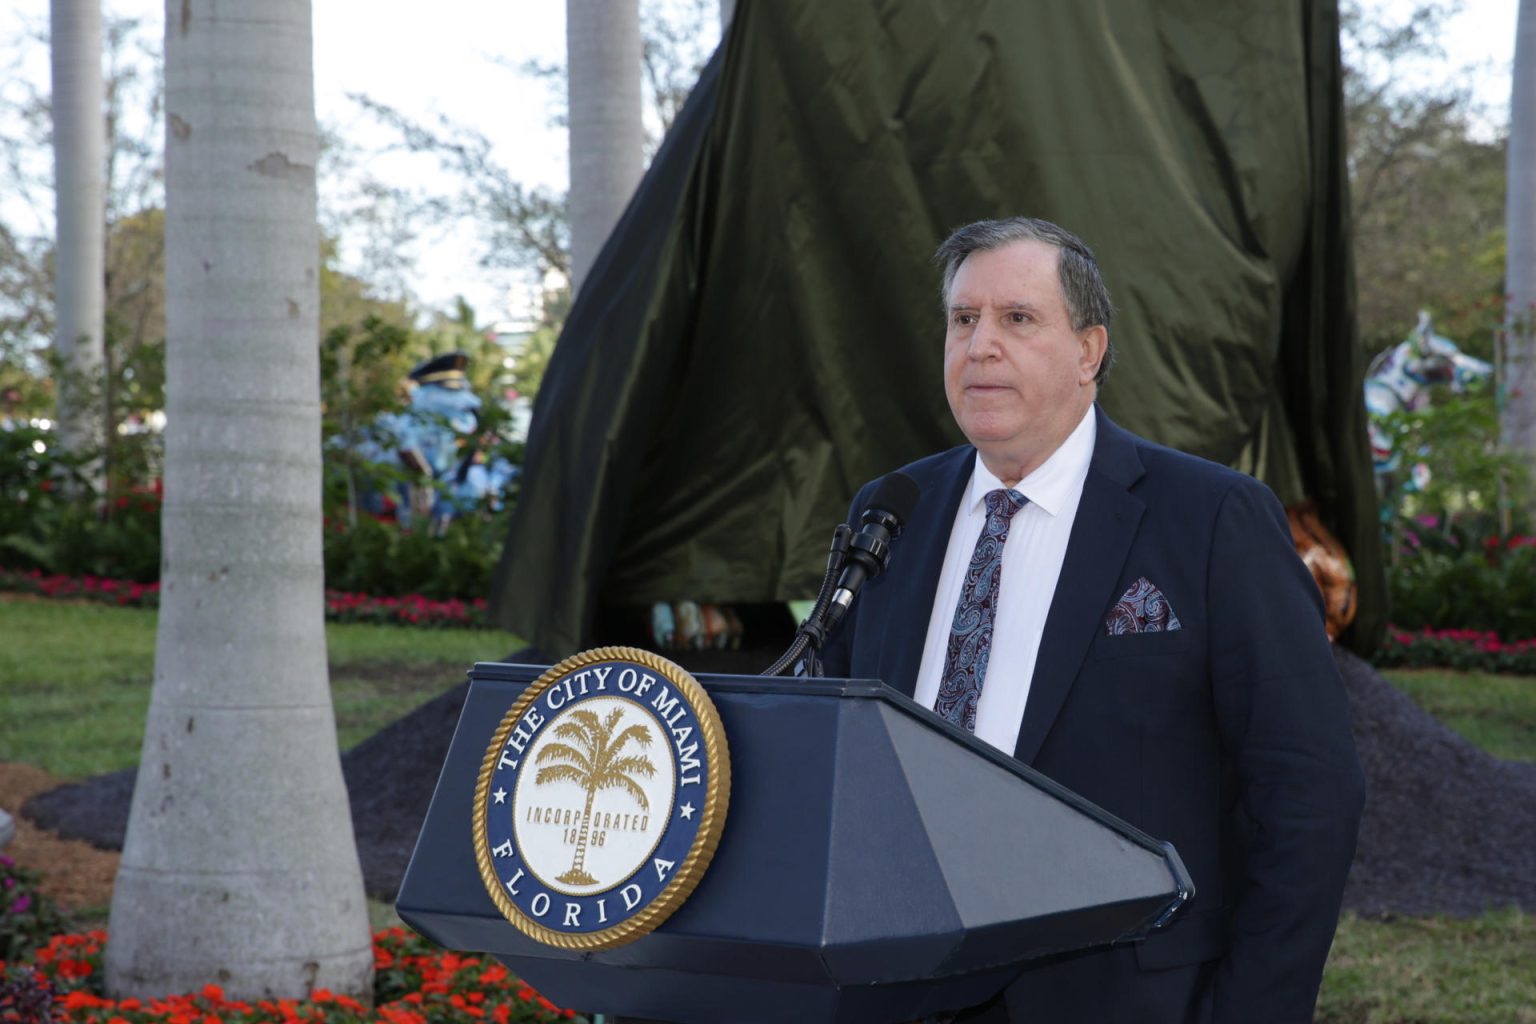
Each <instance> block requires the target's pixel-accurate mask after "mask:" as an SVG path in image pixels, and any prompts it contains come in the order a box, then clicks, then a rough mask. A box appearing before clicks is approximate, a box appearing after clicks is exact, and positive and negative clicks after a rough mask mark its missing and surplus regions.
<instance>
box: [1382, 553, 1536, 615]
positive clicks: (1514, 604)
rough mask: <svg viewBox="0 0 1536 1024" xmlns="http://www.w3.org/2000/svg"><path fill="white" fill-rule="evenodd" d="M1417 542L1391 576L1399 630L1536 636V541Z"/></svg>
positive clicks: (1388, 575) (1390, 586) (1389, 573)
mask: <svg viewBox="0 0 1536 1024" xmlns="http://www.w3.org/2000/svg"><path fill="white" fill-rule="evenodd" d="M1426 536H1428V535H1426ZM1416 542H1417V543H1419V544H1420V547H1419V549H1418V550H1417V551H1415V552H1413V553H1412V554H1409V555H1406V556H1403V557H1400V558H1399V559H1398V561H1397V563H1396V564H1395V565H1393V566H1391V567H1390V568H1389V570H1388V573H1387V584H1388V591H1389V595H1390V600H1391V607H1392V621H1393V622H1395V623H1396V624H1397V625H1398V626H1400V627H1402V628H1404V629H1408V630H1422V629H1425V628H1429V629H1433V630H1444V629H1470V630H1478V631H1482V632H1491V633H1497V634H1498V635H1500V636H1502V637H1505V638H1507V639H1510V640H1520V639H1525V638H1528V637H1536V537H1529V536H1516V537H1511V538H1507V539H1501V538H1497V537H1493V538H1488V540H1486V541H1485V542H1484V543H1483V544H1481V545H1478V544H1475V543H1473V542H1472V541H1471V539H1470V538H1468V539H1467V540H1465V541H1456V542H1455V543H1450V542H1448V541H1447V540H1445V539H1444V538H1443V537H1442V538H1441V539H1439V540H1437V541H1435V542H1433V543H1425V542H1421V541H1416Z"/></svg>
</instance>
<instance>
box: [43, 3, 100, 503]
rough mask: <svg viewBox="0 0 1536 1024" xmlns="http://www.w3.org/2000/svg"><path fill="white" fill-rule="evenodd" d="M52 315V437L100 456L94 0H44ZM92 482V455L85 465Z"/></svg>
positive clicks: (96, 476) (95, 479)
mask: <svg viewBox="0 0 1536 1024" xmlns="http://www.w3.org/2000/svg"><path fill="white" fill-rule="evenodd" d="M49 10H50V32H51V37H52V38H51V42H50V47H49V49H50V52H51V55H52V63H53V100H52V105H53V160H54V196H55V200H54V209H55V217H56V225H57V226H56V236H55V242H54V294H55V324H54V352H55V354H56V355H57V356H58V359H59V363H60V368H61V371H62V372H61V373H60V375H59V379H58V380H57V381H56V384H57V392H56V393H57V419H58V423H59V434H58V437H59V444H60V445H61V446H62V447H63V448H64V450H65V451H69V452H75V453H90V454H93V455H98V456H99V455H100V454H101V453H102V449H103V446H104V444H105V441H106V433H105V430H104V423H105V416H104V413H105V409H104V408H103V406H102V401H101V394H100V390H99V389H100V387H101V384H102V369H103V352H102V321H103V316H104V309H105V304H106V284H105V281H106V269H105V264H106V241H105V232H106V216H107V214H106V182H105V180H104V179H105V175H106V122H105V121H104V120H103V119H102V101H103V88H104V87H103V85H102V75H101V4H100V0H52V3H51V4H50V8H49ZM86 475H87V479H89V480H90V481H91V483H92V485H93V486H94V487H95V488H96V489H97V490H98V491H100V489H101V483H102V481H101V464H100V462H99V461H97V462H96V463H94V465H92V466H91V467H90V468H89V469H88V470H87V474H86Z"/></svg>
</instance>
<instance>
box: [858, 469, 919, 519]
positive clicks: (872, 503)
mask: <svg viewBox="0 0 1536 1024" xmlns="http://www.w3.org/2000/svg"><path fill="white" fill-rule="evenodd" d="M922 493H923V492H922V488H921V487H919V486H918V485H917V481H916V480H913V479H912V478H911V477H910V476H907V474H905V473H887V474H886V475H885V476H884V477H882V478H881V480H880V483H879V484H878V485H876V487H875V495H874V497H872V498H870V499H869V506H868V509H869V510H876V511H880V512H888V513H890V514H891V515H892V516H895V517H896V521H897V522H898V523H905V522H906V521H907V519H908V518H909V517H910V516H911V515H912V510H913V509H914V508H916V507H917V499H918V498H920V497H922Z"/></svg>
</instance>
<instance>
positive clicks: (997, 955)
mask: <svg viewBox="0 0 1536 1024" xmlns="http://www.w3.org/2000/svg"><path fill="white" fill-rule="evenodd" d="M544 669H545V667H544V666H534V665H507V664H497V663H480V664H477V665H475V666H474V668H473V669H472V670H471V671H470V673H469V677H470V688H469V694H468V697H467V698H466V700H465V702H464V710H463V712H462V714H461V716H460V719H459V724H458V728H457V730H456V732H455V734H454V737H453V743H452V746H451V747H450V749H449V752H448V758H447V761H446V762H445V763H444V765H443V770H442V774H441V776H440V778H439V780H438V784H437V789H436V791H435V793H434V795H433V798H432V803H431V806H430V808H429V809H428V812H427V818H426V821H425V823H424V824H423V826H422V830H421V835H420V838H419V839H418V840H417V844H416V849H415V853H414V854H413V855H412V858H411V862H410V865H409V866H408V867H407V869H406V873H405V878H404V881H403V882H402V884H401V888H400V893H399V897H398V899H397V902H396V909H397V911H398V912H399V914H400V917H401V918H402V919H403V920H404V921H406V922H407V923H409V924H410V925H411V926H412V927H413V928H415V929H416V930H417V931H419V932H421V933H422V934H423V935H425V936H427V937H428V938H430V939H432V940H433V941H434V942H437V943H439V944H441V945H443V946H446V947H448V948H451V949H457V950H464V951H475V952H483V953H489V954H491V955H493V956H495V957H496V958H497V959H498V960H500V961H501V962H502V963H504V964H506V965H507V967H508V968H509V969H511V970H512V971H514V972H516V973H517V974H518V975H519V976H521V977H522V978H523V979H524V980H526V981H527V982H528V983H529V984H530V985H533V986H534V987H535V988H537V989H538V990H539V991H540V992H541V993H542V994H543V995H544V996H546V997H547V998H549V999H551V1000H553V1001H554V1002H555V1003H556V1004H558V1005H561V1006H569V1007H573V1008H576V1009H579V1010H583V1011H587V1012H595V1013H607V1014H618V1015H623V1016H626V1017H639V1018H654V1019H657V1020H665V1021H676V1022H679V1024H722V1022H737V1024H758V1022H762V1024H769V1022H780V1021H785V1020H799V1021H808V1022H827V1024H841V1022H859V1024H872V1022H880V1021H889V1022H898V1021H912V1020H916V1019H918V1018H920V1017H923V1016H926V1015H929V1014H935V1013H940V1012H943V1011H947V1010H954V1009H959V1008H963V1007H966V1006H973V1005H976V1004H978V1003H981V1002H985V1001H986V1000H987V999H989V998H991V997H992V996H993V995H995V994H996V993H997V992H999V991H1001V990H1002V989H1003V988H1004V987H1005V986H1006V985H1007V984H1008V983H1009V982H1011V981H1012V980H1013V979H1015V978H1016V977H1017V976H1018V975H1019V974H1020V973H1021V972H1022V971H1024V970H1027V969H1028V968H1029V966H1030V964H1031V963H1032V962H1034V961H1038V960H1040V959H1042V958H1044V957H1049V956H1052V955H1054V954H1059V953H1065V952H1069V951H1074V950H1082V949H1088V948H1092V947H1100V946H1107V945H1110V944H1114V943H1126V942H1135V941H1138V940H1139V939H1142V938H1144V937H1145V936H1146V935H1147V934H1148V933H1149V932H1150V931H1151V930H1152V929H1153V928H1154V927H1157V926H1158V925H1160V924H1162V923H1164V922H1165V921H1167V920H1168V919H1169V917H1170V916H1171V915H1172V914H1173V913H1174V912H1176V911H1177V909H1178V908H1179V907H1180V906H1181V905H1182V904H1183V903H1184V902H1186V901H1187V900H1188V899H1189V898H1190V897H1192V896H1193V886H1192V884H1191V882H1190V879H1189V876H1188V874H1187V873H1186V871H1185V869H1184V866H1183V864H1182V863H1181V862H1180V860H1179V857H1178V854H1177V853H1176V852H1175V851H1174V849H1173V847H1172V846H1170V845H1168V844H1167V843H1162V842H1159V841H1157V840H1156V839H1153V838H1152V837H1151V836H1148V835H1146V834H1145V833H1143V832H1141V831H1139V830H1138V829H1136V828H1134V827H1132V826H1130V825H1128V824H1126V823H1125V822H1123V821H1120V820H1119V819H1117V818H1115V817H1114V816H1113V815H1110V814H1108V813H1107V812H1105V811H1103V810H1101V809H1100V808H1098V807H1095V806H1094V805H1093V804H1091V803H1089V802H1088V801H1086V800H1084V799H1083V798H1081V797H1079V796H1077V795H1076V794H1074V793H1072V792H1070V791H1069V790H1067V789H1065V788H1063V787H1062V786H1060V785H1057V784H1056V783H1054V782H1052V781H1051V780H1050V779H1048V778H1046V777H1045V776H1043V775H1040V774H1039V773H1038V772H1035V771H1033V770H1031V769H1030V768H1028V767H1026V766H1024V765H1021V764H1019V763H1017V762H1016V761H1014V760H1013V759H1012V758H1009V757H1007V756H1005V755H1003V754H1001V753H1000V752H998V751H997V750H995V749H993V748H992V747H990V746H989V745H987V744H985V743H983V742H982V741H980V740H977V739H976V738H975V737H974V736H972V735H971V734H969V733H967V732H965V731H963V730H961V729H958V728H956V727H954V726H952V725H950V724H948V723H947V722H944V721H942V720H941V719H939V717H938V716H936V715H934V714H932V713H931V712H930V711H928V710H926V709H924V708H922V707H920V706H919V705H917V704H915V703H913V702H912V701H911V700H909V699H907V698H906V697H905V696H903V695H902V694H899V693H897V692H896V691H894V690H892V689H890V688H889V687H887V686H885V685H883V684H882V683H880V682H878V681H874V680H859V679H848V680H842V679H810V680H805V679H800V680H794V679H781V678H762V677H758V676H723V675H722V676H709V675H703V676H699V677H698V679H699V682H700V683H701V684H702V685H703V687H704V689H705V690H706V691H707V692H708V694H709V696H710V699H711V700H712V701H713V702H714V705H715V707H716V709H717V710H718V712H719V716H720V720H721V724H722V726H723V728H724V731H725V734H726V739H727V742H728V744H729V748H730V762H731V793H730V808H729V813H728V816H727V818H726V821H725V827H724V832H723V833H722V835H721V837H720V845H719V847H718V849H717V850H716V852H715V855H714V859H713V861H712V862H711V863H710V865H709V868H708V870H707V871H706V872H705V873H704V876H703V878H702V879H701V880H700V882H699V883H698V887H697V888H696V889H695V890H694V892H693V894H692V895H691V896H690V897H689V898H688V900H687V901H686V902H685V903H684V904H683V905H682V906H681V907H679V908H678V909H677V910H676V912H675V913H673V914H672V916H671V917H669V918H668V919H667V920H666V921H665V922H663V923H662V924H661V925H660V926H659V927H658V928H657V929H656V930H655V931H653V932H651V933H650V934H648V935H644V936H641V937H640V938H638V939H636V940H635V941H633V942H630V943H628V944H627V945H623V946H619V947H617V948H614V949H608V950H602V951H580V950H564V949H558V948H555V947H553V946H547V945H544V944H542V943H539V942H536V941H535V940H533V939H532V938H529V937H527V936H525V935H524V934H523V933H522V932H520V931H519V930H517V929H516V928H515V927H513V925H512V924H510V923H509V922H508V921H507V920H506V919H505V918H504V917H503V916H502V915H501V913H500V912H499V911H498V910H497V908H496V906H495V904H494V903H493V902H492V900H491V898H490V896H489V895H488V894H487V892H486V889H485V885H484V884H483V883H482V881H481V877H480V874H479V871H478V870H477V867H476V859H475V850H474V845H473V839H472V828H471V817H472V805H473V802H474V789H475V783H476V776H477V773H478V772H479V770H480V766H481V763H482V760H483V759H484V757H485V753H486V748H487V746H488V744H489V743H490V742H491V739H492V737H493V735H494V733H495V732H496V729H497V726H498V724H499V723H500V722H501V719H502V716H503V715H504V714H505V713H506V711H507V709H508V708H509V707H511V706H512V704H513V703H514V701H516V699H517V698H518V696H519V695H520V694H521V693H522V692H523V690H524V689H525V688H526V687H528V686H529V685H530V684H531V683H533V682H534V681H535V680H536V679H538V677H539V676H540V675H541V674H542V673H543V671H544Z"/></svg>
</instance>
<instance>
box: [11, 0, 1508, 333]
mask: <svg viewBox="0 0 1536 1024" xmlns="http://www.w3.org/2000/svg"><path fill="white" fill-rule="evenodd" d="M656 2H659V0H642V7H643V8H644V7H647V6H650V5H653V4H654V3H656ZM769 2H771V0H769ZM1517 4H1518V0H1463V3H1462V11H1461V13H1460V14H1459V15H1457V16H1455V17H1454V18H1453V19H1452V20H1451V21H1450V23H1449V27H1448V30H1447V34H1446V37H1445V39H1444V45H1445V49H1446V53H1447V60H1446V61H1445V63H1444V65H1439V66H1430V67H1428V68H1425V69H1424V70H1423V71H1422V72H1421V73H1422V74H1425V75H1427V76H1435V75H1458V76H1464V78H1465V79H1467V80H1470V82H1471V84H1472V87H1473V90H1474V95H1475V97H1476V100H1477V102H1478V103H1479V104H1481V105H1482V106H1483V107H1485V108H1486V109H1487V110H1488V111H1489V112H1490V113H1489V114H1488V117H1489V123H1490V127H1489V131H1490V133H1493V132H1496V131H1497V130H1498V127H1497V126H1498V124H1501V123H1502V119H1503V118H1507V105H1508V101H1509V65H1510V61H1511V59H1512V57H1513V51H1514V30H1515V20H1516V9H1517ZM5 6H6V7H7V8H8V9H7V10H6V12H5V13H3V14H0V42H4V41H6V40H7V39H9V38H14V37H16V36H18V35H19V34H20V33H22V32H23V31H25V30H26V29H27V28H28V27H37V26H41V27H44V28H46V26H47V21H48V0H10V2H9V3H8V4H6V5H5ZM1366 6H1367V8H1368V9H1376V8H1383V9H1386V10H1389V11H1398V10H1402V9H1404V8H1405V7H1407V6H1409V4H1408V3H1407V0H1366ZM103 9H104V10H105V11H107V12H109V13H110V14H113V15H118V16H128V17H135V18H142V19H143V20H144V21H145V23H146V25H154V26H158V25H159V23H160V21H161V18H162V17H163V11H164V5H163V3H162V2H158V0H103ZM313 10H314V41H315V104H316V113H317V116H318V118H319V120H320V123H321V125H322V127H324V128H326V129H330V130H334V131H336V132H337V133H338V134H339V135H340V136H341V137H342V138H345V139H348V140H349V141H352V142H356V143H361V144H365V145H373V146H384V145H386V144H387V143H388V141H389V136H388V134H387V133H386V132H385V130H384V129H382V128H380V127H379V126H378V125H377V123H376V122H375V121H374V120H373V119H372V118H371V116H370V115H368V114H367V113H365V112H364V111H363V110H361V108H360V107H359V106H358V105H357V104H356V103H355V102H354V101H353V100H351V99H349V95H350V94H358V93H360V94H363V95H366V96H368V97H370V98H372V99H373V100H376V101H378V102H381V103H384V104H386V105H389V106H392V107H395V108H396V109H399V110H400V111H402V112H404V113H406V114H408V115H410V116H412V117H413V118H415V119H417V120H421V121H428V122H430V121H432V120H433V119H435V118H436V117H437V116H438V115H440V114H441V115H446V116H448V117H450V118H452V119H454V120H456V121H460V122H464V123H467V124H469V125H471V126H473V127H475V128H476V129H478V130H479V131H480V132H481V133H482V134H484V135H485V136H486V137H487V138H489V139H490V140H492V142H493V143H494V146H495V153H496V156H497V158H498V159H499V160H500V161H501V162H502V164H503V166H505V167H506V168H507V169H508V170H509V171H510V172H511V173H512V176H513V177H514V178H515V179H517V180H520V181H522V182H524V183H525V184H529V185H543V186H546V187H549V188H552V189H556V190H563V189H564V187H565V184H566V173H567V172H566V144H565V133H564V131H563V130H562V129H561V128H559V127H557V126H555V125H554V124H553V123H552V120H553V118H554V116H555V115H556V113H558V111H557V109H556V107H557V103H556V100H557V99H558V97H556V96H552V95H551V92H550V88H549V86H548V84H547V83H546V82H544V81H542V80H539V79H536V78H533V77H530V76H527V75H522V74H519V73H518V72H517V70H516V69H517V68H518V67H519V66H521V65H522V64H523V63H524V62H526V61H529V60H537V61H540V62H543V63H556V62H561V61H562V60H563V53H564V49H565V2H564V0H431V2H429V3H425V4H414V3H413V4H406V3H379V2H378V0H314V3H313ZM154 31H155V33H156V34H158V32H159V29H158V28H155V30H154ZM26 73H27V74H28V75H36V76H40V77H39V84H40V85H41V87H42V88H43V89H44V90H45V91H46V88H47V81H48V64H47V55H46V53H42V54H41V56H40V59H37V60H34V61H32V62H31V63H30V64H29V65H28V66H27V68H26ZM369 169H370V171H371V172H373V173H376V174H379V175H381V176H383V175H398V176H399V177H400V180H401V182H402V183H408V184H411V185H413V186H416V187H419V188H424V189H431V188H432V187H434V185H435V184H436V183H437V181H439V180H441V184H442V187H443V189H444V190H449V189H452V188H453V187H454V184H455V183H454V182H452V181H450V180H442V179H438V177H437V172H436V171H435V170H433V169H432V167H431V165H430V164H429V163H428V162H426V161H422V160H409V159H405V158H396V159H394V160H390V159H389V158H384V159H383V160H379V161H375V162H371V163H370V165H369ZM325 187H326V186H325V183H322V190H324V188H325ZM0 189H3V186H0ZM5 198H6V197H5V195H4V193H3V190H0V202H4V200H5ZM412 249H413V250H414V252H413V253H412V255H414V257H415V260H416V266H417V269H418V271H419V272H418V273H417V274H415V275H413V277H412V280H411V286H412V288H413V290H414V291H415V293H416V294H417V297H418V298H419V299H420V300H421V301H422V302H423V303H425V304H426V305H427V306H429V307H434V308H446V307H447V306H448V305H449V304H450V303H451V302H452V299H453V297H454V295H455V294H459V293H462V294H464V295H465V296H466V298H468V299H469V301H470V303H471V304H472V305H473V306H474V307H475V309H476V311H477V313H478V315H479V319H480V320H481V321H482V322H487V323H488V322H491V321H494V320H499V319H503V318H506V317H510V316H516V315H518V314H519V313H520V312H521V308H520V307H522V306H523V305H524V304H525V303H526V291H527V286H528V284H529V283H530V282H529V281H528V280H527V278H526V277H521V276H519V275H516V274H513V273H510V272H507V271H493V270H489V269H486V268H482V267H480V266H478V255H479V253H478V250H477V249H475V247H474V246H473V245H472V244H469V243H466V242H465V240H464V235H463V233H461V232H439V233H434V232H430V231H426V232H423V233H422V234H420V235H419V236H418V238H417V239H416V240H415V242H414V243H413V245H412ZM346 255H347V254H346V253H345V252H344V258H345V257H346ZM509 286H510V287H509Z"/></svg>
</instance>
